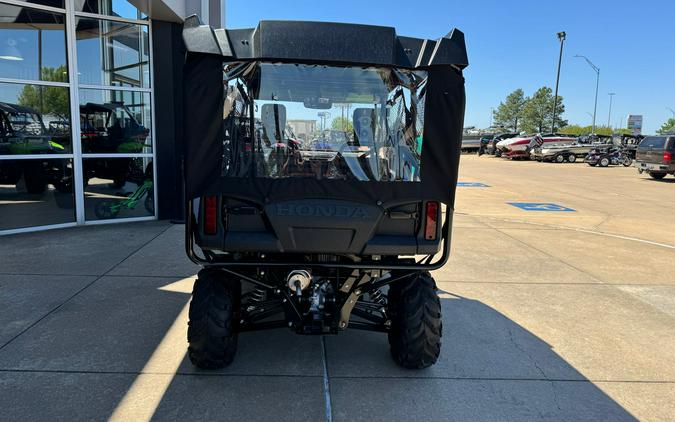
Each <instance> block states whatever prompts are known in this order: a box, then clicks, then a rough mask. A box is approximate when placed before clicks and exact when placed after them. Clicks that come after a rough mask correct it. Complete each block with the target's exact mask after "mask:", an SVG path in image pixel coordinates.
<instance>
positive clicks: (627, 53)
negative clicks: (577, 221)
mask: <svg viewBox="0 0 675 422" xmlns="http://www.w3.org/2000/svg"><path fill="white" fill-rule="evenodd" d="M226 5H227V9H226V26H227V28H249V27H254V26H255V25H256V24H257V23H258V21H259V20H275V19H277V20H310V21H331V22H347V23H361V24H371V25H382V26H392V27H394V28H396V32H397V34H399V35H405V36H412V37H419V38H429V39H437V38H439V37H441V36H444V35H446V34H447V33H448V32H450V30H451V29H452V28H458V29H460V30H461V31H462V32H464V34H465V37H466V45H467V52H468V56H469V63H470V64H469V67H468V68H467V69H466V70H465V72H464V76H465V78H466V97H467V101H466V117H465V120H464V123H465V126H476V127H487V126H488V125H489V124H490V121H491V119H490V116H491V108H492V107H497V106H498V105H499V103H500V102H501V101H503V99H504V98H505V97H506V96H507V95H508V94H509V93H510V92H511V91H513V90H515V89H517V88H522V89H523V90H524V91H525V93H526V95H531V94H532V93H534V91H536V90H537V89H538V88H540V87H542V86H545V85H546V86H550V87H551V88H554V86H555V78H556V70H557V66H558V55H559V52H560V43H559V41H558V39H557V37H556V33H557V32H559V31H565V32H566V33H567V39H566V41H565V45H564V51H563V58H562V66H561V73H560V85H559V95H561V96H562V97H563V102H564V104H565V108H566V110H565V114H564V115H563V118H565V119H567V120H568V121H569V122H570V124H580V125H590V124H591V121H592V114H593V104H594V98H595V83H596V74H595V72H594V71H593V69H592V68H591V67H590V66H589V65H588V64H587V63H586V62H585V61H584V60H583V59H580V58H575V57H574V55H577V54H578V55H585V56H587V57H588V58H589V59H590V60H591V61H592V62H593V63H594V64H595V65H596V66H597V67H599V68H600V85H599V90H598V106H597V113H596V124H597V125H607V121H608V118H609V98H610V96H609V95H608V94H609V93H610V92H614V93H615V94H616V95H614V97H613V101H612V113H611V122H610V123H611V126H613V127H617V126H621V127H625V126H626V117H627V116H628V114H642V115H643V116H644V124H643V133H647V134H651V133H654V131H656V129H658V128H659V127H660V126H661V124H663V122H665V121H666V120H667V119H668V118H670V117H675V113H673V112H671V111H670V110H668V107H670V108H672V109H673V110H675V48H674V47H673V46H674V45H675V25H674V24H673V17H675V1H674V0H644V1H635V0H633V1H625V0H615V1H612V2H609V1H606V0H605V1H591V0H586V1H579V0H566V1H545V0H539V1H534V0H528V1H492V0H491V1H481V0H472V1H467V0H464V1H442V0H436V1H431V0H410V1H401V0H390V1H382V0H342V1H336V2H317V1H316V0H286V1H281V0H227V1H226Z"/></svg>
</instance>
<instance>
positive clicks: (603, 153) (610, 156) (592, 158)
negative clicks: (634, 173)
mask: <svg viewBox="0 0 675 422" xmlns="http://www.w3.org/2000/svg"><path fill="white" fill-rule="evenodd" d="M585 161H586V164H588V165H589V166H591V167H595V166H600V167H607V166H609V165H615V166H618V165H623V166H624V167H630V165H631V164H633V159H632V158H630V155H628V154H627V153H626V152H625V151H624V150H623V149H622V148H621V147H615V146H613V145H612V146H606V147H598V148H593V149H592V150H591V151H590V152H589V153H588V155H587V156H586V159H585Z"/></svg>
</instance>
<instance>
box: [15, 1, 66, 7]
mask: <svg viewBox="0 0 675 422" xmlns="http://www.w3.org/2000/svg"><path fill="white" fill-rule="evenodd" d="M19 1H23V2H26V3H32V4H40V5H43V6H51V7H58V8H60V9H63V7H64V3H63V0H19Z"/></svg>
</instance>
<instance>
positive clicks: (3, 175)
mask: <svg viewBox="0 0 675 422" xmlns="http://www.w3.org/2000/svg"><path fill="white" fill-rule="evenodd" d="M74 221H75V200H74V195H73V160H71V159H58V158H44V159H43V158H38V159H21V160H2V159H0V230H9V229H17V228H22V227H33V226H43V225H47V224H61V223H71V222H74Z"/></svg>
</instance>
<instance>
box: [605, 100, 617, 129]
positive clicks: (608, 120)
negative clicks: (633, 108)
mask: <svg viewBox="0 0 675 422" xmlns="http://www.w3.org/2000/svg"><path fill="white" fill-rule="evenodd" d="M607 95H609V114H608V115H607V127H611V126H612V124H611V123H610V122H611V121H612V98H614V96H615V95H616V93H615V92H610V93H609V94H607Z"/></svg>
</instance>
